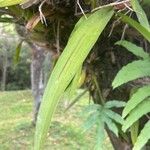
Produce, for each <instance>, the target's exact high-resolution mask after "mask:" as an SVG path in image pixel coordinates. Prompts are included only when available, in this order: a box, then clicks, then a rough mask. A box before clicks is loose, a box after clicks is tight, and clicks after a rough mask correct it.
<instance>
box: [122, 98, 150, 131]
mask: <svg viewBox="0 0 150 150" xmlns="http://www.w3.org/2000/svg"><path fill="white" fill-rule="evenodd" d="M149 112H150V99H146V100H144V101H142V102H141V103H140V104H138V105H137V106H136V107H135V108H134V109H133V110H132V111H131V112H130V114H129V116H128V117H127V118H126V120H125V122H124V124H123V126H122V129H123V131H126V130H127V129H128V128H129V127H130V126H131V125H132V124H133V123H134V122H135V121H137V120H139V119H140V118H141V117H142V116H143V115H145V114H147V113H149Z"/></svg>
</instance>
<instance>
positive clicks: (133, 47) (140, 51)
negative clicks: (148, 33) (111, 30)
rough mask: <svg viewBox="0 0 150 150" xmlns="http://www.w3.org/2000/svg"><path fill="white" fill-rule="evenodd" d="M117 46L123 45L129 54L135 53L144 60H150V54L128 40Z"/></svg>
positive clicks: (120, 42) (118, 43) (117, 43)
mask: <svg viewBox="0 0 150 150" xmlns="http://www.w3.org/2000/svg"><path fill="white" fill-rule="evenodd" d="M115 44H116V45H121V46H123V47H125V48H126V49H127V50H128V51H129V52H131V53H133V54H134V55H136V56H138V57H141V58H143V59H147V58H150V57H149V54H148V53H146V52H145V51H144V49H143V48H142V47H139V46H137V45H135V44H133V43H131V42H128V41H126V40H121V41H118V42H116V43H115Z"/></svg>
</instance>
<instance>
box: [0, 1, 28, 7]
mask: <svg viewBox="0 0 150 150" xmlns="http://www.w3.org/2000/svg"><path fill="white" fill-rule="evenodd" d="M24 1H25V0H0V7H7V6H11V5H17V4H21V3H22V2H24Z"/></svg>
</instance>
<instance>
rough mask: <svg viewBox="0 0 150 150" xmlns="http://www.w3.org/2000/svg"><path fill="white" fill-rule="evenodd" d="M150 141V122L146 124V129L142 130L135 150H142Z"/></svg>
mask: <svg viewBox="0 0 150 150" xmlns="http://www.w3.org/2000/svg"><path fill="white" fill-rule="evenodd" d="M149 139H150V121H148V122H147V123H146V124H145V126H144V128H143V129H142V131H141V133H140V135H139V136H138V138H137V141H136V143H135V145H134V147H133V150H141V149H142V147H143V146H144V145H145V144H146V143H147V142H148V140H149Z"/></svg>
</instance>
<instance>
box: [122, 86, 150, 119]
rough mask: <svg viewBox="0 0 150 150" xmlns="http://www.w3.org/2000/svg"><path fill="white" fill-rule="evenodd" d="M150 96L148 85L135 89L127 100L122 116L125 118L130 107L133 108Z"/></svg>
mask: <svg viewBox="0 0 150 150" xmlns="http://www.w3.org/2000/svg"><path fill="white" fill-rule="evenodd" d="M148 96H150V85H148V86H144V87H142V88H140V89H138V90H137V92H136V93H134V94H133V95H132V97H131V99H130V100H129V101H128V102H127V105H126V107H125V108H124V110H123V113H122V116H123V118H125V117H126V116H127V115H128V114H129V113H130V111H131V110H132V109H134V108H135V107H136V106H137V105H138V104H139V103H140V102H142V101H143V100H144V99H145V98H147V97H148Z"/></svg>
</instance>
